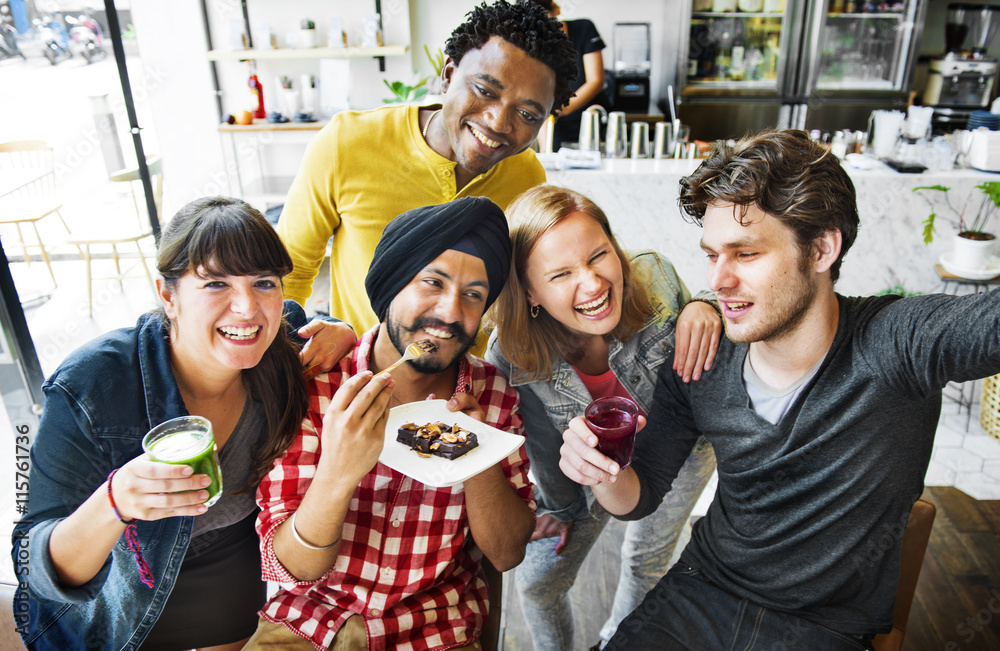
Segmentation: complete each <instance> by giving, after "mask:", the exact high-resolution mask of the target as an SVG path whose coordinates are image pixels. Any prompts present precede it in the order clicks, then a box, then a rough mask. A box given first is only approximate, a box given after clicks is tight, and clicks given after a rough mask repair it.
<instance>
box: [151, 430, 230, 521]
mask: <svg viewBox="0 0 1000 651" xmlns="http://www.w3.org/2000/svg"><path fill="white" fill-rule="evenodd" d="M142 449H143V450H145V451H146V454H148V455H149V457H150V458H151V459H152V460H153V461H159V462H161V463H175V464H177V463H183V464H185V465H188V466H191V469H192V470H194V474H195V475H208V478H209V479H210V480H212V483H210V484H209V485H208V486H207V487H206V488H205V490H207V491H208V499H207V500H205V506H212V505H213V504H215V503H216V502H218V501H219V498H220V497H222V470H221V469H220V468H219V457H218V455H217V454H216V448H215V437H214V436H213V434H212V423H211V422H209V420H208V419H207V418H202V417H201V416H181V417H180V418H173V419H171V420H168V421H167V422H165V423H160V424H159V425H157V426H156V427H154V428H153V429H151V430H149V433H148V434H146V436H145V438H143V439H142Z"/></svg>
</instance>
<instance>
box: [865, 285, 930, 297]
mask: <svg viewBox="0 0 1000 651" xmlns="http://www.w3.org/2000/svg"><path fill="white" fill-rule="evenodd" d="M890 294H892V295H894V296H920V292H908V291H906V289H905V288H904V287H903V286H902V285H893V286H892V287H888V288H886V289H883V290H882V291H880V292H876V293H875V296H888V295H890Z"/></svg>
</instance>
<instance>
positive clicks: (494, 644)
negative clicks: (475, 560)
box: [479, 557, 503, 651]
mask: <svg viewBox="0 0 1000 651" xmlns="http://www.w3.org/2000/svg"><path fill="white" fill-rule="evenodd" d="M483 569H484V570H485V571H486V583H487V584H488V585H489V586H490V613H489V615H487V617H486V623H485V624H483V632H482V634H481V635H480V636H479V643H480V646H482V647H483V651H497V649H499V648H500V635H501V633H502V631H501V630H500V613H501V611H502V605H503V575H502V574H500V572H498V571H497V569H496V568H495V567H493V563H490V561H489V559H487V558H485V557H484V558H483Z"/></svg>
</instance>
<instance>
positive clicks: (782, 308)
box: [723, 257, 817, 344]
mask: <svg viewBox="0 0 1000 651" xmlns="http://www.w3.org/2000/svg"><path fill="white" fill-rule="evenodd" d="M808 268H809V260H808V258H805V257H803V259H802V260H801V261H800V264H799V274H798V276H797V277H796V278H795V279H794V281H792V282H790V283H789V284H788V285H786V286H785V287H782V288H780V289H778V290H776V291H775V292H774V293H773V294H772V296H770V297H768V303H767V306H766V309H767V312H766V313H765V314H764V315H763V316H761V317H760V318H758V319H757V321H756V322H755V323H749V324H746V325H745V326H740V325H737V324H733V325H732V326H730V323H729V319H723V325H724V326H725V329H726V336H727V337H729V339H730V340H731V341H733V342H734V343H737V344H752V343H756V342H774V341H777V340H780V339H781V338H782V337H784V336H786V335H788V334H789V333H791V332H793V331H794V330H795V329H796V328H797V327H798V326H799V324H801V323H802V320H803V319H804V318H805V315H806V312H808V310H809V306H810V305H812V302H813V300H814V299H815V298H816V292H817V286H816V281H815V280H814V279H813V278H812V277H811V276H809V275H808ZM750 298H753V297H750ZM751 302H753V303H754V305H755V306H756V305H757V303H756V301H751ZM734 329H737V330H738V331H737V332H735V333H734V332H733V330H734Z"/></svg>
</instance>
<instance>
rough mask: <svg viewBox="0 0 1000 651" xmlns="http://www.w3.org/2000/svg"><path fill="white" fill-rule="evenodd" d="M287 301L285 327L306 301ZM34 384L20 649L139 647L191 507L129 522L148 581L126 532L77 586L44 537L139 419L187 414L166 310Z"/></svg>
mask: <svg viewBox="0 0 1000 651" xmlns="http://www.w3.org/2000/svg"><path fill="white" fill-rule="evenodd" d="M285 312H286V314H285V318H286V319H287V320H288V323H289V326H290V328H296V327H299V326H301V325H304V324H305V313H304V312H303V311H302V308H301V307H299V306H298V304H296V303H295V302H293V301H285ZM291 334H292V333H290V335H291ZM294 337H295V338H297V335H295V336H294ZM42 390H43V391H44V393H45V404H44V410H43V412H42V417H41V422H40V423H39V428H38V435H37V436H36V437H35V440H34V442H33V444H32V447H31V462H32V463H31V474H30V479H31V494H30V502H29V509H28V513H27V514H25V515H24V516H23V517H22V519H21V521H20V522H19V523H18V524H17V526H16V527H15V528H14V535H13V539H14V550H13V556H14V562H15V564H16V563H18V552H19V550H21V549H26V550H27V559H25V553H24V552H23V551H22V552H21V555H20V559H21V562H22V563H23V562H24V561H25V560H27V566H26V568H23V567H22V568H17V566H15V567H16V569H19V570H20V571H19V574H18V579H19V581H20V585H19V588H18V591H17V594H16V596H15V599H14V604H15V605H14V612H15V622H16V624H17V625H18V630H19V632H20V633H21V637H22V638H23V640H24V643H25V645H26V646H27V647H28V648H29V649H34V650H47V649H52V650H53V651H67V650H72V649H108V650H112V649H114V650H119V649H121V650H125V649H130V650H131V649H138V648H139V646H140V644H141V643H142V641H143V639H144V638H145V637H146V635H147V634H148V633H149V631H150V629H151V628H152V626H153V624H154V623H155V622H156V620H157V618H158V617H159V616H160V613H161V612H162V611H163V607H164V604H165V603H166V601H167V598H168V597H169V596H170V591H171V590H172V589H173V587H174V582H175V581H176V580H177V576H178V573H179V572H180V567H181V562H182V561H183V560H184V555H185V554H186V553H187V548H188V543H189V542H190V539H191V528H192V524H193V522H194V518H193V517H173V518H165V519H162V520H157V521H155V522H139V523H138V525H137V533H138V540H139V546H140V548H141V550H142V555H143V557H144V558H145V559H146V562H147V563H148V564H149V567H150V570H151V571H152V573H153V577H154V585H153V587H152V588H148V587H146V585H144V584H143V583H142V582H141V581H140V580H139V570H138V567H137V566H136V561H135V558H134V556H133V553H132V551H131V550H130V549H128V547H127V546H126V543H125V537H124V536H122V538H121V539H120V540H119V541H118V542H117V543H116V544H115V547H114V550H113V551H112V553H111V555H110V556H109V557H108V559H107V560H106V561H105V563H104V566H103V567H102V568H101V570H100V571H99V572H98V573H97V575H96V576H95V577H94V578H93V579H91V580H90V581H88V582H87V583H85V584H84V585H82V586H80V587H77V588H68V587H65V586H62V585H60V583H59V579H58V577H57V575H56V572H55V568H54V566H53V564H52V559H51V558H50V556H49V553H48V546H49V537H50V536H51V534H52V530H53V529H54V528H55V527H56V525H57V524H59V522H61V521H62V520H63V519H64V518H65V517H66V516H68V515H70V514H71V513H72V512H73V511H74V510H76V508H77V507H78V506H79V505H80V504H82V503H83V502H84V500H86V499H87V498H88V497H90V495H91V494H92V493H93V492H94V491H95V490H96V489H97V487H98V486H100V485H101V484H102V483H104V481H105V479H106V478H107V476H108V473H109V472H111V471H112V470H113V469H115V468H119V467H121V466H122V465H124V464H125V463H126V462H128V461H130V460H132V459H134V458H135V457H137V456H139V455H140V454H142V438H143V436H144V435H145V434H146V432H147V431H149V430H150V429H151V428H152V427H153V426H155V425H157V424H159V423H162V422H163V421H165V420H168V419H170V418H175V417H177V416H185V415H187V413H188V412H187V409H186V408H185V406H184V401H183V400H182V399H181V395H180V390H179V389H178V388H177V382H176V381H175V380H174V376H173V372H172V370H171V366H170V345H169V340H168V325H167V322H166V321H165V320H164V319H163V318H162V317H161V316H159V315H157V314H145V315H143V316H142V317H140V318H139V320H138V322H137V323H136V325H135V327H133V328H122V329H120V330H115V331H112V332H109V333H107V334H105V335H102V336H101V337H99V338H97V339H95V340H93V341H91V342H89V343H87V344H85V345H83V346H82V347H80V348H79V349H77V350H76V351H74V352H73V353H71V354H70V355H69V357H67V358H66V360H65V361H64V362H63V363H62V364H61V365H60V366H59V368H58V369H57V370H56V372H55V373H53V374H52V376H51V377H49V379H48V380H46V382H45V384H43V385H42ZM109 508H110V507H109ZM24 539H27V543H26V547H22V545H23V544H25V543H23V542H22V541H23V540H24ZM24 569H27V573H24ZM25 587H26V588H27V590H25V589H24V588H25ZM23 604H27V616H28V621H27V622H25V621H24V619H21V618H18V615H21V616H22V617H23V615H24V613H23V611H21V610H20V608H23V607H24V606H23Z"/></svg>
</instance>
